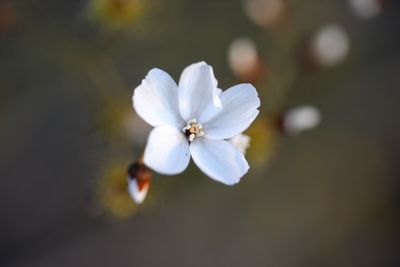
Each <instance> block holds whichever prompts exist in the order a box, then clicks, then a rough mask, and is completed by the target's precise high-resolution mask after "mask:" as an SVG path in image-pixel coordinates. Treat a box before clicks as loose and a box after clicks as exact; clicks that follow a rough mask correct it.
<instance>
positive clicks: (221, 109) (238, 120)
mask: <svg viewBox="0 0 400 267" xmlns="http://www.w3.org/2000/svg"><path fill="white" fill-rule="evenodd" d="M133 106H134V108H135V110H136V112H137V113H138V114H139V116H141V117H142V118H143V119H144V120H145V121H146V122H147V123H149V124H150V125H152V126H154V127H155V128H154V129H153V130H152V131H151V133H150V135H149V138H148V141H147V146H146V149H145V152H144V163H145V164H146V165H147V166H148V167H150V168H152V169H153V170H155V171H157V172H159V173H161V174H166V175H174V174H178V173H181V172H183V171H184V170H185V169H186V168H187V166H188V165H189V161H190V157H192V159H193V161H194V162H195V164H196V165H197V166H198V167H199V168H200V169H201V170H202V171H203V172H204V173H205V174H206V175H208V176H209V177H211V178H212V179H214V180H216V181H218V182H221V183H224V184H227V185H233V184H235V183H238V182H239V181H240V178H241V177H242V176H243V175H244V174H245V173H246V172H247V171H248V169H249V165H248V164H247V161H246V159H245V158H244V155H243V154H242V153H241V152H240V151H239V150H237V149H236V148H235V147H234V146H233V145H231V144H230V143H229V142H228V141H226V139H229V138H232V137H233V136H235V135H237V134H240V133H242V132H243V131H244V130H245V129H247V128H248V127H249V125H250V124H251V123H252V122H253V120H254V119H255V118H256V117H257V115H258V113H259V111H258V107H259V106H260V99H259V98H258V94H257V91H256V89H255V88H254V87H253V86H252V85H250V84H238V85H235V86H233V87H231V88H229V89H228V90H226V91H224V92H222V90H220V89H218V88H217V80H216V79H215V77H214V73H213V69H212V67H211V66H209V65H207V64H206V63H205V62H199V63H195V64H192V65H190V66H188V67H186V68H185V70H184V71H183V72H182V74H181V77H180V80H179V86H178V85H177V84H176V83H175V82H174V80H173V79H172V78H171V77H170V76H169V75H168V73H166V72H164V71H162V70H160V69H152V70H150V72H149V73H148V75H147V76H146V78H145V79H144V80H143V81H142V84H141V85H139V86H138V87H137V88H136V89H135V91H134V94H133Z"/></svg>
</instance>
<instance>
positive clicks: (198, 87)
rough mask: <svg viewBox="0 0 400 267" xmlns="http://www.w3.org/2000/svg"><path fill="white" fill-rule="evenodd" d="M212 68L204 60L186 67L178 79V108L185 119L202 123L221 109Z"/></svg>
mask: <svg viewBox="0 0 400 267" xmlns="http://www.w3.org/2000/svg"><path fill="white" fill-rule="evenodd" d="M217 84H218V82H217V80H216V79H215V77H214V73H213V69H212V67H211V66H209V65H207V64H206V63H205V62H199V63H195V64H192V65H190V66H188V67H186V68H185V69H184V70H183V72H182V74H181V78H180V80H179V110H180V112H181V115H182V117H183V119H184V120H185V121H189V120H191V119H197V120H198V121H199V122H201V123H203V122H205V121H207V120H209V119H210V118H211V117H213V116H214V115H215V114H217V113H218V112H219V111H221V108H222V106H221V100H220V99H219V96H218V95H219V93H220V92H221V91H220V90H219V89H217Z"/></svg>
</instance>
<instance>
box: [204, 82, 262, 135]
mask: <svg viewBox="0 0 400 267" xmlns="http://www.w3.org/2000/svg"><path fill="white" fill-rule="evenodd" d="M220 98H221V101H222V107H223V108H222V111H221V112H220V113H218V114H217V115H216V116H215V117H213V118H212V119H211V120H210V121H208V122H206V123H204V124H203V126H204V133H205V135H204V136H205V137H207V138H210V139H228V138H231V137H233V136H235V135H237V134H240V133H242V132H243V131H244V130H246V129H247V128H248V127H249V126H250V124H251V123H252V122H253V121H254V119H255V118H256V117H257V115H258V113H259V111H258V107H259V106H260V99H259V98H258V94H257V91H256V89H255V88H254V86H252V85H251V84H238V85H235V86H233V87H231V88H229V89H228V90H226V91H224V92H222V93H221V95H220Z"/></svg>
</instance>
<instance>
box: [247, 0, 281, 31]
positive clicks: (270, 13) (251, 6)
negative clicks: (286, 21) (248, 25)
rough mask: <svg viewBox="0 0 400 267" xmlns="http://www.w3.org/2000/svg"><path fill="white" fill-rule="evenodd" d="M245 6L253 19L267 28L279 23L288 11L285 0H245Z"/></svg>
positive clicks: (248, 14)
mask: <svg viewBox="0 0 400 267" xmlns="http://www.w3.org/2000/svg"><path fill="white" fill-rule="evenodd" d="M244 8H245V12H246V14H247V16H248V17H249V18H250V19H251V21H253V22H254V23H255V24H256V25H258V26H260V27H266V28H271V27H275V26H277V25H279V23H280V22H282V20H283V18H284V16H285V14H286V12H287V5H286V3H285V1H284V0H244Z"/></svg>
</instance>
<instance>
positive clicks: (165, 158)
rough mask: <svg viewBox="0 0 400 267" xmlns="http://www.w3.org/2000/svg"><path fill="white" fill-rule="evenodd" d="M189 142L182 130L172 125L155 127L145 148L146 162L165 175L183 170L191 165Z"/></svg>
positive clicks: (144, 159)
mask: <svg viewBox="0 0 400 267" xmlns="http://www.w3.org/2000/svg"><path fill="white" fill-rule="evenodd" d="M189 160H190V153H189V143H188V141H187V139H186V137H185V136H184V134H183V133H182V132H180V131H179V130H178V129H176V128H175V127H173V126H170V125H162V126H158V127H156V128H154V129H153V130H152V131H151V133H150V135H149V139H148V140H147V145H146V149H145V150H144V158H143V161H144V164H145V165H146V166H147V167H149V168H151V169H153V170H155V171H156V172H159V173H161V174H165V175H173V174H178V173H181V172H183V171H184V170H185V169H186V167H187V166H188V165H189Z"/></svg>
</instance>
